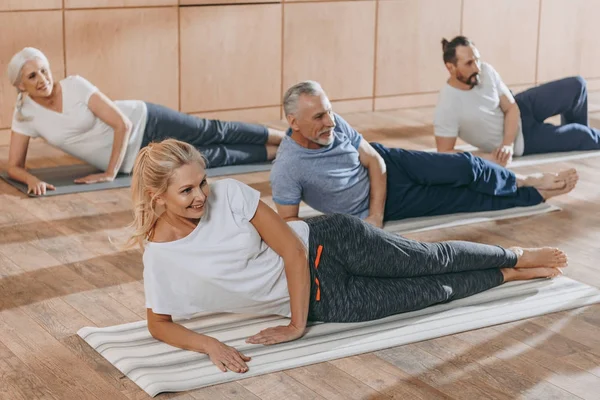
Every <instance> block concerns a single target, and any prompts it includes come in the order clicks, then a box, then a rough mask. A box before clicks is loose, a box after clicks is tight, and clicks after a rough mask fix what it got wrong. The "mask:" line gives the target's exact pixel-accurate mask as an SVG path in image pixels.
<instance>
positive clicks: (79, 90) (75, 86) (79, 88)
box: [67, 75, 98, 104]
mask: <svg viewBox="0 0 600 400" xmlns="http://www.w3.org/2000/svg"><path fill="white" fill-rule="evenodd" d="M67 81H68V85H69V86H68V90H69V92H70V93H71V94H72V95H73V96H74V97H75V98H76V99H77V100H79V101H81V102H82V103H84V104H87V103H88V102H89V100H90V97H91V96H92V95H93V94H94V93H96V92H97V91H98V88H97V87H96V86H94V85H92V83H91V82H90V81H88V80H87V79H85V78H84V77H82V76H79V75H72V76H70V77H69V78H67Z"/></svg>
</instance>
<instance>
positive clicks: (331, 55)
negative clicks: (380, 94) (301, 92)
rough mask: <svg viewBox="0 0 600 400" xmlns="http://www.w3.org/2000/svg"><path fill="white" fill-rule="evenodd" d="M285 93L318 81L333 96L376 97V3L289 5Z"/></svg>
mask: <svg viewBox="0 0 600 400" xmlns="http://www.w3.org/2000/svg"><path fill="white" fill-rule="evenodd" d="M283 47H284V50H283V51H284V54H283V82H284V87H283V91H284V92H285V90H287V88H288V87H290V86H292V85H294V84H296V83H298V82H300V81H303V80H308V79H311V80H316V81H318V82H319V83H320V84H321V85H322V86H323V88H324V89H325V91H326V92H327V94H328V96H329V98H330V99H331V100H343V99H357V98H362V97H372V96H373V68H374V66H373V64H374V62H373V61H374V60H373V58H374V52H375V3H374V2H372V1H344V2H331V3H302V4H298V3H296V4H287V5H286V6H285V13H284V46H283Z"/></svg>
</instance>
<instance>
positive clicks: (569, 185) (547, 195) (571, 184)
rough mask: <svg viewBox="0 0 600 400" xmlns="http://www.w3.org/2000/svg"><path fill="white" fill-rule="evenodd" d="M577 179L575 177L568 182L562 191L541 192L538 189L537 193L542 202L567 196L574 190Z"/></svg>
mask: <svg viewBox="0 0 600 400" xmlns="http://www.w3.org/2000/svg"><path fill="white" fill-rule="evenodd" d="M578 179H579V178H578V177H576V178H575V179H573V180H568V181H567V183H566V185H565V187H563V188H562V189H555V190H541V189H538V190H537V191H538V192H539V193H540V195H541V196H542V197H543V199H544V200H548V199H551V198H553V197H556V196H560V195H563V194H567V193H569V192H570V191H572V190H573V189H575V185H577V180H578Z"/></svg>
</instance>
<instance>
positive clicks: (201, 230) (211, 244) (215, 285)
mask: <svg viewBox="0 0 600 400" xmlns="http://www.w3.org/2000/svg"><path fill="white" fill-rule="evenodd" d="M259 199H260V193H259V192H258V191H256V190H254V189H252V188H251V187H249V186H247V185H245V184H243V183H241V182H239V181H236V180H233V179H223V180H220V181H217V182H215V183H213V184H211V193H210V195H209V198H208V200H207V202H206V205H205V207H206V209H205V214H204V216H203V217H202V219H201V220H200V222H199V223H198V226H197V227H196V228H194V230H193V231H192V232H191V233H190V234H189V235H188V236H186V237H184V238H182V239H179V240H175V241H172V242H164V243H156V242H148V243H147V244H146V248H145V251H144V256H143V260H144V290H145V294H146V307H147V308H151V309H152V310H153V311H154V312H155V313H157V314H168V315H172V316H178V317H184V318H188V317H190V316H192V315H194V314H197V313H201V312H233V313H247V314H262V315H273V314H276V315H283V316H286V317H289V316H290V298H289V291H288V286H287V279H286V276H285V268H284V265H283V259H282V258H281V257H280V256H279V255H278V254H277V253H275V251H273V250H272V249H271V248H270V247H269V246H267V244H266V243H265V242H264V241H263V240H262V238H261V237H260V235H259V234H258V232H257V231H256V229H255V228H254V226H253V225H252V224H251V223H250V220H251V219H252V218H253V217H254V214H255V212H256V209H257V207H258V202H259ZM288 225H289V226H290V227H291V228H292V229H293V230H294V231H295V232H296V234H297V235H298V236H299V237H300V239H301V240H302V241H303V242H304V244H305V246H308V234H309V227H308V225H307V224H306V223H305V222H304V221H292V222H290V223H289V224H288ZM307 267H308V266H307Z"/></svg>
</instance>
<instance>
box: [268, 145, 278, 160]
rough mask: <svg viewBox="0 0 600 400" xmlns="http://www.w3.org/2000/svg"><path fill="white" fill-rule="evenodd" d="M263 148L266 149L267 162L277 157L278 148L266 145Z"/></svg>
mask: <svg viewBox="0 0 600 400" xmlns="http://www.w3.org/2000/svg"><path fill="white" fill-rule="evenodd" d="M265 148H266V149H267V160H268V161H272V160H274V159H275V156H276V155H277V149H278V148H279V146H274V145H270V144H267V145H265Z"/></svg>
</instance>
